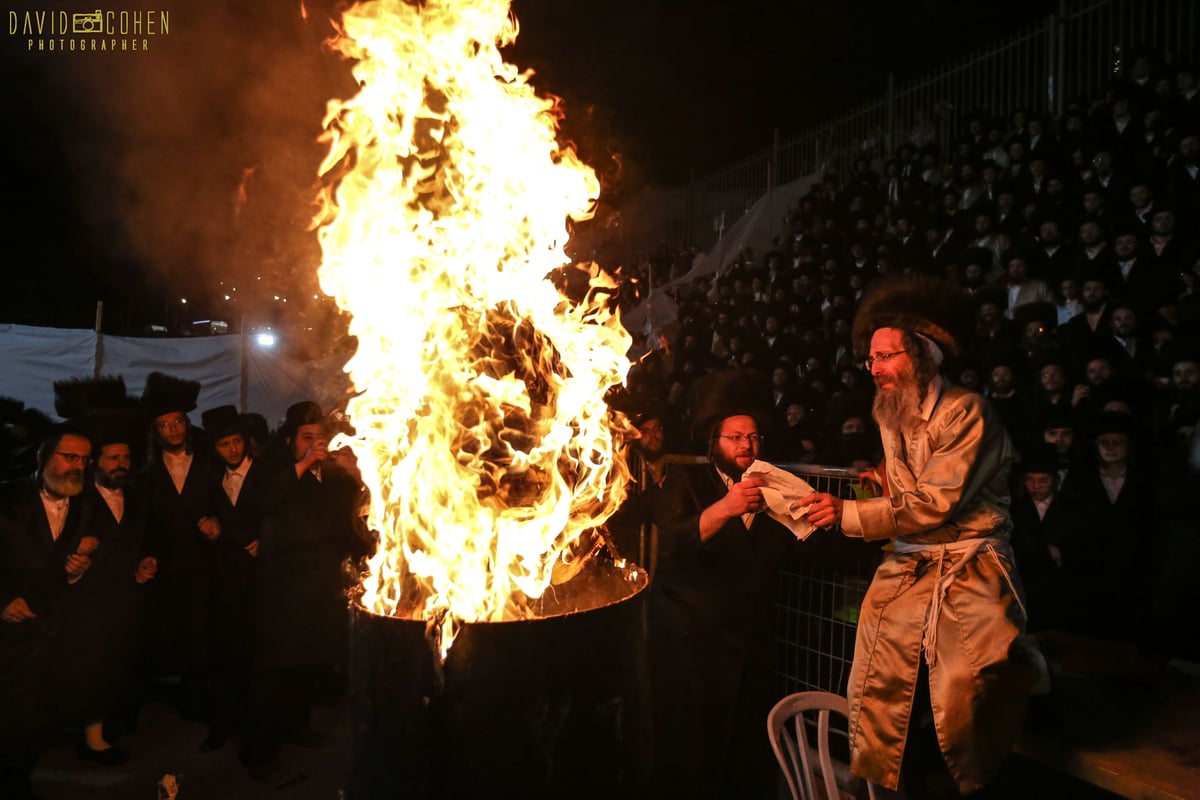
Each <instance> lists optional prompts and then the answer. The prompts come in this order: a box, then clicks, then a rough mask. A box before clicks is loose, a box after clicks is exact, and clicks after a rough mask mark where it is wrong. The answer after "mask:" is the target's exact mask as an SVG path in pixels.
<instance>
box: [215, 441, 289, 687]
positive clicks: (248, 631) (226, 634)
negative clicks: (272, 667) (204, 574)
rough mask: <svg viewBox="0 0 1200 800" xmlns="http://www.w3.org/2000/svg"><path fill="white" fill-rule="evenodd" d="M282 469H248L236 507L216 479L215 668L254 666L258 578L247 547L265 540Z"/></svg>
mask: <svg viewBox="0 0 1200 800" xmlns="http://www.w3.org/2000/svg"><path fill="white" fill-rule="evenodd" d="M277 471H278V465H276V464H272V463H271V462H268V461H264V460H262V459H256V460H254V461H252V462H251V463H250V468H249V469H248V470H247V471H246V477H245V479H244V480H243V481H242V488H241V490H240V491H239V492H238V501H237V505H236V506H235V505H234V504H233V503H231V502H230V501H229V496H228V495H227V494H226V493H225V489H224V486H223V484H222V481H223V479H224V471H221V472H218V473H216V474H214V475H213V483H212V497H213V508H214V509H215V511H216V515H217V519H219V520H220V521H221V536H220V538H219V539H217V542H216V546H217V547H216V550H217V556H216V565H215V572H214V580H213V586H212V614H213V620H212V640H211V645H210V646H211V648H212V649H211V653H210V660H211V663H212V664H213V666H214V667H217V668H219V669H222V670H232V671H234V672H247V671H248V670H249V668H250V666H251V663H252V660H253V641H254V638H253V637H254V616H255V614H254V576H255V573H256V571H257V564H256V559H255V557H254V556H252V555H250V553H248V552H247V551H246V546H247V545H249V544H251V543H252V542H255V541H257V540H258V538H259V536H260V535H261V534H262V527H263V521H264V518H265V514H266V507H265V506H266V500H267V495H268V492H269V490H270V486H271V482H272V480H273V479H274V477H275V474H276V472H277Z"/></svg>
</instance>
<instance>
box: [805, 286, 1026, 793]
mask: <svg viewBox="0 0 1200 800" xmlns="http://www.w3.org/2000/svg"><path fill="white" fill-rule="evenodd" d="M952 298H953V294H952V293H951V292H950V291H949V290H948V289H947V288H946V287H945V286H942V285H939V284H938V283H936V282H935V281H932V280H919V279H908V280H906V279H901V280H897V281H891V282H888V283H886V284H883V285H880V286H877V287H876V291H874V292H873V293H872V294H871V295H869V296H868V297H867V298H866V299H865V300H864V301H863V305H862V306H861V308H860V310H859V313H858V316H857V318H856V319H855V325H854V329H855V334H854V339H855V344H856V346H857V347H858V348H859V350H860V352H865V353H867V359H866V364H867V368H868V369H869V370H870V371H871V375H872V377H873V378H874V379H875V386H876V397H875V402H874V416H875V420H876V422H878V423H879V428H880V434H881V436H882V439H883V452H884V460H883V463H882V464H881V465H880V466H879V467H878V468H876V469H872V470H868V471H866V472H864V473H863V475H864V478H870V479H872V480H874V481H876V482H877V483H878V484H879V485H880V488H881V489H882V492H881V493H880V496H878V497H872V498H869V499H864V500H845V501H843V500H841V499H839V498H838V497H836V496H833V495H830V494H825V493H814V494H812V495H809V496H807V497H805V498H804V499H802V500H801V501H799V504H798V505H799V506H802V507H806V508H808V520H809V522H811V523H812V524H813V525H816V526H818V527H826V526H835V525H841V527H842V531H843V533H845V535H847V536H852V537H862V538H863V539H865V540H868V541H873V540H881V539H887V538H891V539H894V542H895V543H894V551H893V552H891V553H888V554H887V555H886V556H885V557H884V560H883V563H882V564H880V566H879V568H878V569H877V570H876V572H875V576H874V579H873V580H872V582H871V587H870V589H869V590H868V591H867V595H866V597H865V599H864V600H863V604H862V609H861V611H860V613H859V622H858V638H857V643H856V646H855V651H854V664H853V667H852V669H851V674H850V683H849V688H848V694H849V701H850V739H851V769H852V770H853V771H854V773H855V774H857V775H860V776H862V777H864V778H866V779H867V780H869V781H871V782H873V783H875V784H879V785H882V786H885V787H887V788H889V789H896V788H898V786H899V783H900V781H901V780H903V781H904V784H905V790H906V792H907V794H908V795H909V796H910V797H938V798H941V797H959V796H963V795H970V796H972V797H976V796H986V795H983V794H982V793H983V792H984V791H985V787H986V786H987V784H988V783H989V782H990V781H991V780H992V778H993V777H994V776H995V775H996V774H997V773H998V771H999V769H1000V766H1001V763H1002V762H1003V760H1004V758H1005V756H1006V755H1007V753H1008V750H1009V748H1010V746H1011V745H1012V743H1013V741H1014V740H1015V739H1016V736H1017V734H1018V733H1019V731H1020V725H1021V720H1022V716H1023V710H1024V698H1025V696H1026V694H1027V692H1028V689H1029V687H1030V686H1031V685H1032V682H1033V681H1032V678H1033V675H1032V674H1031V670H1030V669H1029V668H1028V667H1026V666H1025V665H1023V664H1020V663H1017V662H1015V661H1013V660H1011V659H1010V658H1009V648H1010V645H1012V644H1013V642H1014V640H1015V639H1016V638H1017V636H1019V635H1020V634H1022V633H1023V632H1024V630H1025V624H1026V620H1025V609H1024V604H1023V600H1022V598H1021V595H1020V593H1019V590H1018V589H1017V583H1018V579H1017V576H1016V573H1015V570H1014V569H1013V555H1012V547H1011V544H1010V534H1011V530H1012V521H1011V517H1010V514H1009V492H1008V477H1009V467H1010V462H1011V459H1012V453H1013V448H1012V444H1011V442H1010V441H1009V438H1008V435H1007V434H1006V433H1005V431H1004V426H1003V425H1002V424H1001V422H1000V419H999V418H998V417H997V415H996V413H995V411H994V410H993V409H992V408H991V406H990V405H989V404H988V402H987V401H986V400H985V399H984V398H983V397H981V396H980V395H978V394H976V393H974V392H968V391H966V390H965V389H962V388H961V387H957V386H954V385H952V384H950V383H949V382H948V381H947V380H946V379H945V378H944V377H943V376H942V374H941V365H942V361H943V357H944V356H947V355H954V354H955V352H956V350H957V347H958V341H959V339H958V337H956V336H955V335H954V331H955V330H956V325H955V320H956V313H955V309H954V308H953V307H952V306H951V305H949V304H950V303H952V302H953V299H952ZM902 762H903V763H902Z"/></svg>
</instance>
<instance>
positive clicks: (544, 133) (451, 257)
mask: <svg viewBox="0 0 1200 800" xmlns="http://www.w3.org/2000/svg"><path fill="white" fill-rule="evenodd" d="M516 33H517V25H516V20H515V19H514V18H513V17H512V16H511V13H510V10H509V3H508V0H470V1H468V0H422V2H415V0H414V2H403V1H402V0H372V1H371V2H364V3H360V4H358V5H355V6H353V7H352V8H350V9H349V10H348V11H346V12H345V13H344V14H343V16H342V18H341V21H340V24H339V25H338V26H337V35H336V37H335V38H334V39H333V41H332V45H333V46H334V47H335V48H336V49H337V50H338V51H339V52H340V53H341V54H343V55H344V56H345V57H346V58H348V59H351V60H353V62H354V66H353V74H354V77H355V78H356V80H357V82H358V86H359V91H358V93H357V94H356V95H355V96H354V97H352V98H350V99H346V100H334V101H331V102H330V103H329V105H328V109H327V113H326V118H325V135H324V139H325V141H326V142H327V143H328V146H329V151H328V154H327V156H326V158H325V160H324V163H323V164H322V166H321V172H322V175H323V176H324V183H325V186H326V188H325V189H324V191H323V192H322V195H321V208H320V212H319V214H318V217H317V220H316V224H317V226H318V231H319V238H320V243H321V247H322V253H323V257H322V265H321V269H320V281H321V287H322V289H323V290H324V291H325V292H326V293H327V294H329V295H330V296H332V297H334V298H335V299H336V300H337V302H338V304H339V306H340V307H341V308H342V309H343V310H345V311H347V312H348V313H349V314H350V315H351V316H352V320H351V323H350V332H351V333H352V334H353V335H354V336H356V337H357V340H358V349H357V352H356V354H355V356H354V357H353V358H352V359H351V360H350V362H349V363H348V364H347V367H346V369H347V371H348V372H349V374H350V377H351V379H352V381H353V382H354V384H355V387H356V389H357V390H358V392H359V394H357V395H356V396H355V397H354V399H353V400H352V401H351V402H350V404H349V406H348V408H347V413H348V415H349V417H350V419H351V421H352V423H353V425H354V428H355V433H354V435H353V436H352V437H349V438H348V439H346V440H345V443H347V444H349V445H350V446H351V447H352V448H353V450H354V451H355V453H356V455H357V457H358V463H359V466H360V468H361V470H362V474H363V478H364V480H365V482H366V484H367V486H368V488H369V489H370V496H371V507H370V511H369V518H368V522H369V524H370V526H371V527H372V528H373V529H374V530H376V531H378V532H379V535H380V547H379V550H378V553H377V555H376V556H375V557H374V558H373V560H372V561H371V562H370V569H369V573H368V574H367V575H366V576H365V578H364V579H363V583H362V593H361V598H360V603H361V607H359V608H356V609H355V610H354V613H355V622H354V626H353V638H352V651H353V652H352V663H353V665H354V670H355V674H354V675H352V685H353V686H354V687H355V690H356V694H355V697H354V699H353V702H354V707H355V712H354V714H355V722H354V728H355V744H354V747H355V787H356V790H361V791H358V794H361V795H369V794H371V793H372V792H376V791H377V792H378V793H379V796H389V797H390V796H400V795H397V794H395V793H394V791H393V790H396V791H400V792H401V794H402V795H403V796H408V795H409V794H412V793H414V792H416V793H418V794H423V793H425V788H429V787H433V788H432V789H431V790H430V794H434V795H436V794H438V793H441V792H442V790H444V789H445V787H447V786H450V785H455V786H458V785H460V784H458V783H454V784H450V783H447V782H446V781H447V780H448V779H447V778H446V776H445V775H444V774H443V775H442V776H441V777H436V776H435V777H429V776H428V775H425V771H424V770H421V769H420V768H421V765H422V764H426V765H427V764H430V763H433V762H434V761H435V760H436V759H423V760H422V759H417V760H415V761H412V762H411V763H410V764H409V766H408V767H405V768H403V769H400V770H390V771H389V770H388V769H383V771H380V769H377V767H380V764H378V763H376V760H377V759H383V758H386V757H387V755H386V754H388V753H390V754H391V756H390V757H391V758H392V760H393V761H394V762H397V761H400V760H402V756H401V755H400V754H399V753H398V752H397V751H396V750H395V749H393V748H394V747H407V748H409V749H408V750H407V751H406V752H408V753H409V754H411V753H413V752H414V743H416V742H425V743H426V746H433V745H429V743H431V742H445V745H444V747H447V748H450V751H451V752H454V748H455V747H459V746H464V744H465V743H466V742H467V741H468V740H475V739H478V738H479V737H480V736H482V737H483V738H484V739H486V740H488V741H487V745H488V746H486V747H481V748H479V749H477V750H476V751H474V753H475V754H474V756H471V757H467V756H464V757H463V760H464V762H465V761H469V760H472V759H473V760H475V761H476V762H483V761H486V763H488V764H489V765H491V766H490V767H489V769H491V770H495V769H497V768H498V767H497V766H496V759H495V757H494V756H492V755H487V756H486V757H485V754H487V753H495V752H497V751H499V752H504V753H506V754H508V755H506V756H505V757H504V758H503V759H501V762H502V763H504V764H508V766H509V767H510V768H512V767H516V768H517V770H518V771H520V770H521V769H524V770H525V771H526V773H527V774H526V775H525V780H526V781H533V785H534V786H536V785H547V786H549V785H555V786H558V785H560V784H559V783H556V782H555V781H554V780H551V781H550V783H546V784H539V783H538V781H539V775H537V774H528V773H529V772H530V771H533V772H537V771H538V770H541V771H542V772H545V771H546V770H547V769H549V770H550V771H551V772H554V771H555V770H554V769H552V768H551V767H547V766H546V765H547V764H554V763H568V762H569V763H572V764H574V765H575V767H576V768H578V766H579V765H580V764H588V763H590V764H593V765H597V764H599V765H603V770H602V772H603V773H604V774H608V775H621V774H624V773H623V770H622V769H621V768H618V767H616V766H614V764H613V762H612V761H611V760H610V761H609V762H608V763H605V761H606V759H611V758H612V757H613V756H612V752H608V753H607V755H606V751H605V748H608V750H609V751H611V749H612V747H616V745H614V744H613V742H628V741H629V736H630V733H631V731H630V729H629V725H630V723H631V720H634V719H636V717H637V715H636V713H634V712H635V710H636V704H634V703H632V702H631V698H633V696H634V694H635V693H636V685H637V681H629V680H626V679H624V678H623V677H621V676H628V675H630V674H631V673H630V670H633V669H636V668H637V665H638V664H639V663H640V652H641V651H640V647H639V646H638V644H637V643H638V641H639V640H638V638H637V636H636V632H637V630H638V625H639V619H638V617H639V613H638V612H637V611H636V610H635V609H636V606H637V604H638V603H637V599H638V597H639V595H640V593H641V590H642V589H643V588H644V585H645V576H644V574H642V573H641V572H640V571H639V570H637V569H636V568H624V569H622V568H620V567H619V566H614V565H609V564H604V565H601V564H598V563H597V564H595V565H593V566H592V567H589V568H587V569H582V567H583V565H584V564H585V562H586V561H587V559H588V557H589V556H590V555H591V554H593V553H594V552H596V550H597V549H598V548H599V547H600V540H599V538H598V537H600V536H601V534H600V530H601V529H602V526H603V523H604V522H605V520H607V519H608V517H609V516H611V515H612V513H613V512H614V511H615V510H616V509H617V508H618V506H619V505H620V504H621V502H622V501H623V499H624V497H625V494H626V492H625V487H626V484H627V482H628V479H629V474H628V469H627V467H626V464H625V460H624V458H623V456H622V454H621V452H620V448H619V446H618V445H619V443H620V441H621V437H622V434H623V433H624V432H625V430H626V429H627V426H628V422H627V421H626V420H625V419H624V417H622V416H620V415H619V414H614V413H613V412H611V411H610V410H609V408H608V407H607V405H606V404H605V402H604V396H605V393H606V392H607V391H608V390H609V389H611V388H612V387H615V386H616V385H618V384H620V383H621V382H622V381H623V380H624V378H625V374H626V372H627V370H628V368H629V362H628V360H627V359H626V355H625V354H626V352H627V351H628V348H629V344H630V339H629V336H628V334H627V333H626V332H625V330H624V329H623V328H622V327H621V325H620V322H619V320H618V319H617V317H616V315H615V313H614V312H613V311H612V309H611V302H610V300H611V295H612V292H613V290H614V288H615V287H614V286H613V284H612V283H611V281H610V280H609V279H608V278H607V277H606V276H605V275H604V273H603V272H601V271H600V270H599V269H598V268H596V267H594V266H593V267H591V268H590V270H589V276H590V289H589V291H588V293H587V296H586V297H584V298H583V299H582V300H581V301H577V300H574V299H568V298H567V297H565V296H564V295H563V294H562V293H561V292H560V291H559V289H558V288H557V287H556V285H555V283H554V282H553V281H552V280H551V279H550V277H549V276H550V275H551V274H552V273H553V272H554V271H555V270H558V269H561V268H563V267H564V265H566V264H567V262H568V259H567V257H566V255H565V246H566V243H567V239H568V236H569V233H570V231H569V228H568V220H582V219H586V218H587V217H588V216H590V214H591V211H592V209H593V207H594V204H595V202H596V199H597V196H598V193H599V184H598V182H597V180H596V177H595V174H594V173H593V172H592V170H591V169H590V168H588V167H586V166H585V165H583V164H582V163H581V162H580V161H579V159H578V158H577V156H576V154H575V153H574V151H573V150H572V149H571V148H569V147H563V146H561V145H560V144H559V143H558V142H557V140H556V134H557V124H558V119H559V112H558V108H557V105H556V102H555V101H554V100H553V99H548V98H544V97H539V96H538V95H537V94H536V93H535V91H534V89H533V88H532V86H531V85H530V83H529V78H530V74H528V73H521V72H519V71H518V70H517V68H516V67H514V66H512V65H510V64H507V63H505V62H504V60H503V58H502V57H501V54H500V50H499V48H500V47H502V46H504V45H506V44H510V43H511V42H512V41H513V40H514V39H515V37H516ZM617 563H618V564H619V562H617ZM631 601H633V602H631ZM610 626H612V627H610ZM630 636H632V638H630ZM430 644H432V651H431V649H430ZM602 647H606V648H608V650H607V651H606V652H598V650H599V649H600V648H602ZM550 667H553V668H554V670H556V671H557V672H558V673H559V674H558V675H557V676H554V675H551V674H550V672H548V669H549V668H550ZM523 674H525V675H528V676H529V680H528V681H526V680H524V679H522V678H521V677H520V676H522V675H523ZM497 703H499V705H497ZM471 708H473V709H474V710H471ZM464 709H465V710H464ZM505 709H507V710H505ZM503 713H507V714H508V715H509V718H508V719H507V720H505V719H503V717H500V718H497V717H496V715H497V714H503ZM368 718H369V719H368ZM522 719H524V720H526V722H525V723H521V722H520V721H519V720H522ZM614 724H615V725H616V726H617V727H616V728H613V727H612V726H613V725H614ZM497 726H500V727H497ZM506 726H507V727H506ZM572 726H574V727H576V728H579V730H580V733H579V734H578V735H575V736H574V738H572V737H571V736H567V738H565V739H564V738H562V736H563V735H564V732H566V731H569V730H570V729H571V728H572ZM521 728H523V729H521ZM597 731H601V732H603V731H610V732H614V735H615V736H616V739H613V737H612V736H606V735H597ZM506 733H507V734H508V735H506ZM597 741H606V742H608V743H609V744H608V745H600V746H597V744H596V743H597ZM574 745H578V747H577V748H576V747H574ZM441 746H443V745H436V746H435V747H441ZM622 746H624V745H622ZM575 749H578V750H580V751H581V752H576V753H574V757H573V758H572V759H568V760H566V761H564V760H563V756H555V757H554V758H552V759H550V760H549V761H546V760H545V759H544V758H543V757H542V755H532V754H534V753H537V754H545V753H551V752H553V753H562V752H564V751H565V750H575ZM618 749H619V748H618ZM415 751H416V752H420V751H421V747H416V748H415ZM576 762H579V763H578V764H577V763H576ZM457 767H459V768H461V767H462V764H461V763H460V764H458V765H457ZM405 770H410V771H411V772H412V773H413V774H410V775H408V777H405V775H403V774H398V773H404V772H405ZM418 770H419V771H421V773H422V775H425V777H420V776H417V775H416V774H415V772H416V771H418ZM558 772H559V773H560V778H561V777H562V773H563V772H564V770H558ZM367 773H370V777H361V776H363V775H366V774H367ZM492 774H495V773H494V772H493V773H492ZM580 774H582V773H579V774H577V775H576V778H578V777H579V775H580ZM599 774H600V773H597V774H596V775H591V778H597V777H598V776H599ZM360 777H361V780H360ZM621 780H624V778H622V779H621ZM397 781H398V782H397ZM467 783H468V784H469V783H470V781H468V782H467ZM439 786H440V787H442V788H441V789H437V787H439ZM383 787H386V788H383ZM405 787H407V788H405ZM422 787H424V788H422ZM388 792H392V793H391V794H388ZM534 793H535V794H536V792H534ZM608 794H612V792H609V793H608Z"/></svg>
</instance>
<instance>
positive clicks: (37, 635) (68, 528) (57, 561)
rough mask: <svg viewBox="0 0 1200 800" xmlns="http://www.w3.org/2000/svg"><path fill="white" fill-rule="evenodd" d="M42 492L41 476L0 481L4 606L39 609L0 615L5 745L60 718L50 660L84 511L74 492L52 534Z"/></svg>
mask: <svg viewBox="0 0 1200 800" xmlns="http://www.w3.org/2000/svg"><path fill="white" fill-rule="evenodd" d="M40 492H41V482H40V481H36V480H32V479H31V480H24V481H17V482H14V483H11V484H8V485H6V486H4V487H3V488H0V609H3V608H6V607H7V606H8V605H9V603H10V602H12V601H13V600H14V599H16V598H18V597H20V598H23V599H24V600H25V602H26V603H27V604H28V605H29V608H30V610H32V611H33V613H34V614H35V615H36V616H35V617H34V618H32V619H29V620H26V621H24V622H17V623H9V622H0V747H7V746H8V745H9V744H10V743H13V742H21V741H23V740H24V739H25V737H27V736H28V735H29V733H30V732H31V731H34V730H37V729H39V728H43V727H45V726H47V725H49V724H52V723H54V722H57V721H58V720H56V719H52V718H51V716H52V715H50V714H49V707H48V706H47V703H46V700H47V698H48V697H50V696H51V692H52V688H53V687H52V686H50V685H49V681H48V680H47V667H48V665H49V663H50V657H51V649H52V645H53V642H54V639H55V636H56V634H57V632H58V629H59V627H60V626H61V624H62V614H61V606H62V599H63V595H64V593H65V592H66V591H67V588H68V586H69V583H68V580H67V579H68V575H67V573H66V560H67V557H68V556H69V555H71V554H72V553H74V552H75V551H76V550H77V549H78V547H79V540H80V538H81V536H82V533H81V521H82V518H83V516H84V512H83V503H82V502H80V501H79V500H78V499H72V500H71V503H70V507H69V511H68V513H67V519H66V523H65V525H64V526H63V530H62V533H61V534H60V535H59V537H58V539H54V538H53V537H52V536H51V534H50V524H49V521H48V520H47V518H46V511H45V508H44V506H43V505H42V498H41V494H40Z"/></svg>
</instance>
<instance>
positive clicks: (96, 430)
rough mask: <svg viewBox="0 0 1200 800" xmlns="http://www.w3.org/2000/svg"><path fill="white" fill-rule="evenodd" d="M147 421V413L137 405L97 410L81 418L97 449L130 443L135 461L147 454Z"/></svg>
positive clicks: (130, 449)
mask: <svg viewBox="0 0 1200 800" xmlns="http://www.w3.org/2000/svg"><path fill="white" fill-rule="evenodd" d="M146 423H147V420H146V413H145V412H144V411H142V410H141V409H140V408H138V407H137V406H131V407H127V408H112V409H106V410H103V411H95V412H93V413H91V414H87V415H85V416H84V417H83V418H82V420H81V424H82V426H83V428H84V429H85V430H87V432H88V435H89V436H91V438H92V444H93V445H94V446H95V447H96V450H97V451H98V450H99V449H100V448H102V447H104V446H105V445H110V444H125V445H129V452H130V454H131V455H132V456H133V458H134V460H135V461H140V460H141V458H142V456H143V455H145V450H146Z"/></svg>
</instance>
